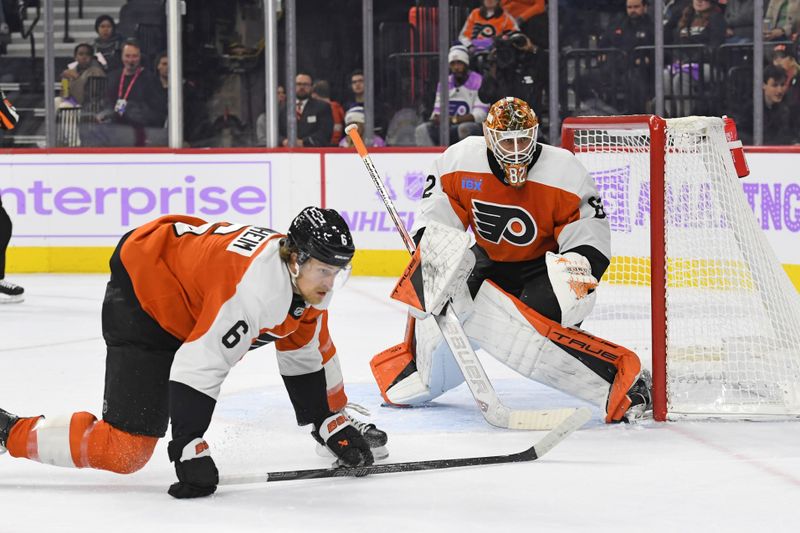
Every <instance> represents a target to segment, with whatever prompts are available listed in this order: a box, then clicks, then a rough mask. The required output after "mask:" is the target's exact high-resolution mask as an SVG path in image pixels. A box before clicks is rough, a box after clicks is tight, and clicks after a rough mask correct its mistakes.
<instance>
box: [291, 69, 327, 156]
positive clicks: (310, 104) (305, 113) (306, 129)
mask: <svg viewBox="0 0 800 533" xmlns="http://www.w3.org/2000/svg"><path fill="white" fill-rule="evenodd" d="M294 83H295V91H294V93H295V96H296V98H297V103H296V106H295V115H296V116H297V140H296V144H295V146H298V147H302V146H306V147H308V146H314V147H319V146H330V144H331V136H332V135H333V115H332V114H331V106H330V105H328V103H327V102H323V101H322V100H317V99H316V98H311V87H312V86H313V79H312V78H311V75H310V74H306V73H305V72H301V73H300V74H298V75H297V76H296V77H295V79H294ZM278 126H279V129H281V126H282V130H283V131H281V133H280V135H281V138H282V141H281V145H282V146H289V140H288V139H287V138H286V124H285V121H279V124H278Z"/></svg>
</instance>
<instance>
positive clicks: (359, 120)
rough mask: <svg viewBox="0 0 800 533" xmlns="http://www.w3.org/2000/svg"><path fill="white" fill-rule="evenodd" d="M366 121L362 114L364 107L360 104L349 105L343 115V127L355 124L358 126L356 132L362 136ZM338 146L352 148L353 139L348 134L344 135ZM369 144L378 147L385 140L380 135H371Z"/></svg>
mask: <svg viewBox="0 0 800 533" xmlns="http://www.w3.org/2000/svg"><path fill="white" fill-rule="evenodd" d="M366 122H367V118H366V115H365V114H364V108H363V107H361V106H355V107H351V108H350V109H348V110H347V113H345V115H344V127H345V128H347V126H349V125H350V124H355V125H356V128H358V134H359V135H361V137H362V138H363V137H364V124H366ZM365 141H366V139H365ZM339 146H341V147H343V148H352V147H353V141H352V139H350V136H349V135H345V136H344V137H342V140H341V141H339ZM369 146H373V147H377V148H380V147H382V146H386V142H385V141H384V140H383V137H381V136H380V135H373V136H372V142H370V143H369Z"/></svg>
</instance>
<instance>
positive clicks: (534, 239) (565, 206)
mask: <svg viewBox="0 0 800 533" xmlns="http://www.w3.org/2000/svg"><path fill="white" fill-rule="evenodd" d="M490 157H491V161H490ZM430 220H435V221H437V222H440V223H442V224H446V225H448V226H451V227H454V228H459V229H461V230H466V229H467V228H468V227H469V228H471V229H472V231H473V233H474V235H475V240H476V242H477V243H478V245H480V246H481V247H482V248H483V249H484V250H485V251H486V253H487V254H488V256H489V258H490V259H492V260H494V261H502V262H517V261H530V260H534V259H539V258H542V257H544V255H545V253H546V252H548V251H550V252H564V251H568V250H572V249H575V248H577V247H579V246H591V247H593V248H595V249H596V250H598V251H599V252H600V253H601V254H603V255H604V256H605V257H607V258H609V259H610V258H611V242H610V241H611V233H610V228H609V223H608V219H607V218H606V215H605V212H604V211H603V204H602V200H601V199H600V195H599V194H598V192H597V188H596V187H595V184H594V181H593V180H592V177H591V176H590V175H589V173H588V172H587V170H586V169H585V168H584V167H583V165H582V164H581V163H580V162H579V161H578V160H577V159H576V158H575V156H574V155H573V154H572V153H570V152H569V151H567V150H564V149H561V148H557V147H554V146H549V145H546V144H541V143H539V144H538V145H537V147H536V151H535V153H534V158H533V162H532V163H531V166H529V170H528V178H527V183H526V184H525V186H524V187H522V188H513V187H510V186H508V185H506V184H505V183H503V182H502V169H501V167H500V166H499V165H498V164H497V162H496V161H495V160H494V157H493V156H491V155H490V152H488V150H487V147H486V142H485V141H484V139H483V137H478V136H473V137H467V138H466V139H464V140H462V141H459V142H458V143H456V144H454V145H453V146H451V147H450V148H448V149H447V150H446V151H445V152H444V153H443V154H442V155H441V156H439V157H438V158H436V160H435V161H434V163H433V166H432V168H431V169H430V171H429V172H428V173H427V178H426V182H425V189H424V191H423V194H422V201H421V202H420V207H419V210H418V213H417V217H416V220H415V224H414V229H413V232H417V231H419V229H421V228H424V227H425V226H426V224H427V223H428V222H429V221H430Z"/></svg>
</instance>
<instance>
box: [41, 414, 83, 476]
mask: <svg viewBox="0 0 800 533" xmlns="http://www.w3.org/2000/svg"><path fill="white" fill-rule="evenodd" d="M71 421H72V415H62V416H57V417H54V418H40V419H39V421H38V422H37V423H36V427H35V428H34V430H33V431H34V432H35V433H36V443H37V448H38V450H37V452H38V453H37V456H38V459H37V460H38V461H39V462H40V463H45V464H49V465H54V466H65V467H69V468H75V463H74V462H72V454H71V453H70V447H69V426H70V423H71Z"/></svg>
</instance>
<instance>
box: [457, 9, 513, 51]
mask: <svg viewBox="0 0 800 533" xmlns="http://www.w3.org/2000/svg"><path fill="white" fill-rule="evenodd" d="M517 30H519V27H518V26H517V22H516V21H515V20H514V17H512V16H511V15H509V14H508V13H506V12H505V11H503V8H502V7H500V0H481V7H476V8H475V9H473V10H472V12H471V13H470V14H469V16H468V17H467V20H466V22H464V27H463V28H461V32H460V33H459V34H458V40H459V41H461V44H463V45H464V46H466V47H467V48H468V49H469V48H470V47H475V48H476V49H479V50H484V49H487V48H489V47H490V46H492V43H493V41H494V38H495V37H496V36H498V35H502V34H503V33H505V32H507V31H517Z"/></svg>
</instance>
